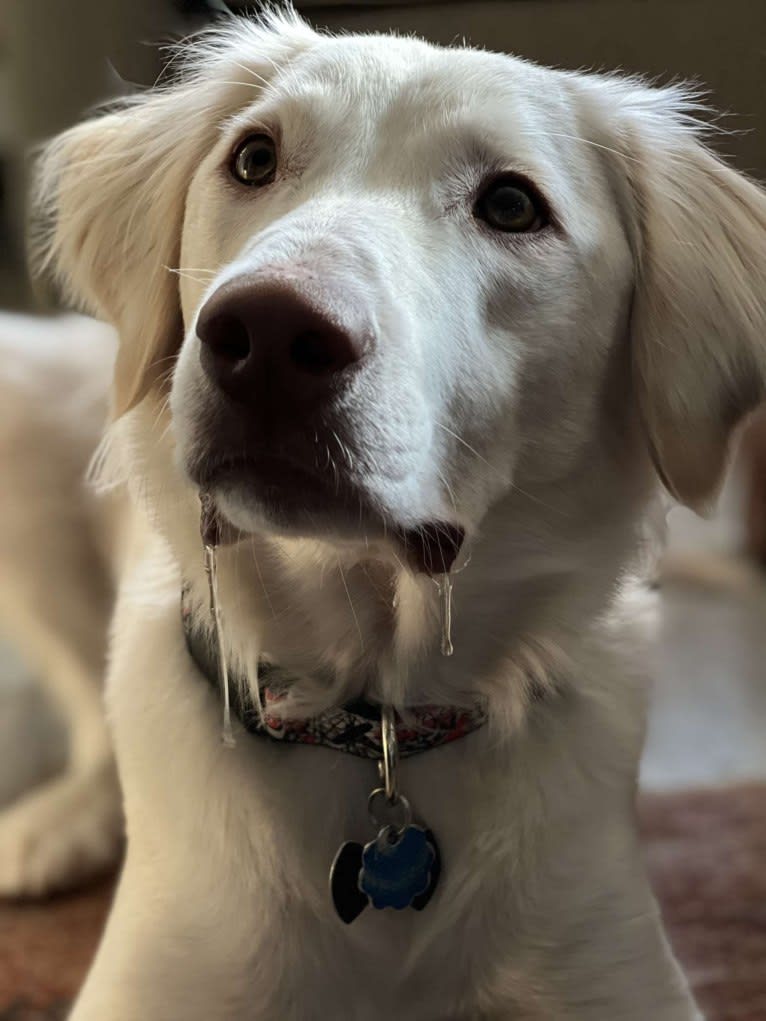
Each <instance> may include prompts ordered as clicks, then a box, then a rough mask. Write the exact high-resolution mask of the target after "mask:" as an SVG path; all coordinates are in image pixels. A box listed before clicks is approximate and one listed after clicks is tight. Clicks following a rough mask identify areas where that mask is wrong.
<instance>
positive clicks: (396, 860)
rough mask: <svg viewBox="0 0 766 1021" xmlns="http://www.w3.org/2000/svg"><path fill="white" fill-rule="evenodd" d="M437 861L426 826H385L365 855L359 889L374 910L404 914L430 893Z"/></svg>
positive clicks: (363, 853)
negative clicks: (383, 909) (387, 909)
mask: <svg viewBox="0 0 766 1021" xmlns="http://www.w3.org/2000/svg"><path fill="white" fill-rule="evenodd" d="M435 861H436V851H435V849H434V847H433V845H432V844H431V842H430V840H429V839H428V833H427V831H426V830H424V829H423V828H422V826H415V825H412V824H411V825H409V826H405V827H404V828H403V829H401V830H398V829H397V828H396V827H395V826H384V827H383V829H382V830H381V831H380V833H379V834H378V835H377V837H376V838H375V840H371V841H370V843H369V844H366V845H365V848H364V850H363V852H362V869H361V871H360V873H359V889H360V890H361V892H362V893H363V894H366V895H367V897H369V899H370V902H371V903H372V906H373V907H374V908H378V909H382V908H394V909H396V910H397V911H401V910H403V909H404V908H408V907H410V906H411V905H412V904H413V903H414V902H415V900H416V899H417V898H421V897H424V896H425V895H426V894H427V893H428V892H429V889H430V888H431V886H432V870H433V865H434V862H435ZM423 907H425V904H423Z"/></svg>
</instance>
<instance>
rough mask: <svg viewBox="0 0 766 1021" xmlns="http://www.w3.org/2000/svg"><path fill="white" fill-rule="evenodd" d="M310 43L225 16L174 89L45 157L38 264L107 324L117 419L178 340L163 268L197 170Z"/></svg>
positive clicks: (285, 19)
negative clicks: (116, 340) (114, 352)
mask: <svg viewBox="0 0 766 1021" xmlns="http://www.w3.org/2000/svg"><path fill="white" fill-rule="evenodd" d="M315 38H316V37H315V36H314V33H313V32H312V31H311V29H310V28H309V27H308V26H307V25H306V24H305V23H304V22H302V21H300V19H298V18H297V16H291V15H284V16H277V15H273V16H271V17H269V18H266V19H265V20H262V21H260V22H247V21H244V20H240V19H235V20H233V21H231V22H230V23H227V24H224V25H223V26H221V27H216V28H214V29H212V30H210V31H209V32H207V33H203V34H202V35H201V36H199V37H197V38H193V39H192V40H190V41H189V42H188V43H186V44H184V52H183V60H182V61H179V64H181V71H180V78H181V81H180V84H175V85H171V86H168V87H163V88H161V89H156V90H153V91H151V92H148V93H146V94H145V95H141V96H138V97H132V98H130V99H127V100H124V101H122V103H121V104H120V106H119V108H118V109H117V110H116V111H115V112H112V113H110V114H106V115H104V116H101V117H96V118H94V119H92V120H89V121H86V122H85V123H83V124H80V125H78V126H77V127H75V128H72V129H71V130H69V131H67V132H65V133H64V134H63V135H60V136H59V137H58V138H55V139H53V141H52V142H50V143H49V144H48V145H47V146H46V148H45V149H44V150H43V153H42V156H41V159H40V162H39V166H38V181H37V191H36V201H37V206H38V208H39V209H41V210H42V214H43V215H42V218H41V226H42V231H41V237H40V239H39V241H38V246H37V247H38V262H39V265H40V267H41V268H46V267H50V268H52V269H53V270H54V272H55V274H56V276H57V277H58V279H59V281H60V282H61V283H62V285H63V287H64V290H65V292H66V295H67V297H68V298H69V299H70V300H71V301H73V302H74V303H75V304H77V305H80V306H82V307H84V308H85V310H87V311H89V312H91V313H92V314H94V315H96V316H98V317H99V318H103V319H106V320H107V321H108V322H110V323H112V324H113V325H115V326H116V327H117V329H118V332H119V335H120V346H119V351H118V356H117V366H116V370H115V389H114V412H115V414H116V415H120V414H123V413H124V412H125V411H128V410H129V409H130V408H131V407H133V406H134V405H135V404H137V403H138V402H139V401H140V400H141V399H142V398H143V397H144V396H145V395H146V393H147V392H148V390H149V389H150V388H151V386H152V385H153V384H154V383H155V382H156V381H157V380H158V378H159V377H160V376H161V375H162V374H163V373H165V372H167V370H168V369H169V368H170V367H171V361H172V358H173V357H174V355H175V353H176V352H177V350H178V348H179V346H180V344H181V341H182V339H183V323H182V320H181V311H180V302H179V294H178V277H177V275H176V274H175V273H173V272H172V269H177V268H178V263H179V252H180V246H181V236H182V230H183V219H184V207H185V200H186V192H187V188H188V184H189V181H190V179H191V177H192V175H193V173H194V170H195V168H196V165H197V163H198V162H199V161H200V160H201V159H203V158H204V156H205V155H206V154H207V152H208V151H209V149H210V148H211V147H212V146H213V145H214V144H215V140H216V138H217V135H218V132H219V131H220V129H221V126H222V124H223V123H224V121H225V119H226V117H227V116H229V115H230V114H231V113H232V112H233V111H234V110H236V109H237V108H238V107H240V106H244V105H246V104H247V103H249V102H252V101H253V99H254V97H255V94H256V93H255V92H254V90H257V88H259V87H260V85H261V84H262V83H263V82H265V81H266V80H267V77H268V76H273V75H274V73H275V67H277V66H279V65H278V64H277V61H278V60H280V61H284V60H285V59H286V58H287V57H289V56H292V55H293V54H294V53H295V52H296V50H298V49H302V48H305V47H306V46H307V45H309V44H310V43H311V41H312V40H313V39H315Z"/></svg>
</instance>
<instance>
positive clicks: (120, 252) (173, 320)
mask: <svg viewBox="0 0 766 1021" xmlns="http://www.w3.org/2000/svg"><path fill="white" fill-rule="evenodd" d="M177 99H178V100H179V101H180V99H181V97H180V95H179V96H178V97H177ZM180 109H181V108H180V107H179V106H178V105H177V104H176V102H174V98H173V96H172V95H171V94H170V93H166V94H164V95H162V96H159V97H150V98H148V99H142V100H140V101H138V102H135V103H130V104H129V105H127V106H126V107H125V108H124V109H122V110H121V111H120V112H119V113H113V114H109V115H107V116H103V117H98V118H96V119H94V120H91V121H87V122H86V123H84V124H81V125H79V126H78V127H76V128H73V129H72V130H70V131H68V132H66V133H65V134H63V135H61V136H59V137H58V138H56V139H54V140H53V141H52V142H51V143H50V144H49V145H48V147H47V149H46V150H45V152H44V155H43V158H42V164H41V168H40V194H41V196H42V198H43V201H45V202H47V203H48V204H49V206H52V208H51V209H50V216H51V227H50V233H49V235H48V237H47V240H46V253H45V258H46V260H47V261H49V262H50V263H52V264H53V265H54V267H55V270H56V274H57V276H58V277H59V279H60V281H61V282H62V284H63V286H64V289H65V291H66V294H67V296H68V297H69V298H70V299H71V300H73V301H74V302H75V303H76V304H78V305H81V306H83V307H84V308H85V309H86V310H87V311H88V312H91V313H92V314H93V315H95V316H97V317H99V318H102V319H105V320H107V321H108V322H110V323H113V324H114V325H115V326H116V327H117V329H118V331H119V333H120V346H119V351H118V356H117V366H116V370H115V393H114V405H115V409H114V410H115V412H116V413H117V414H121V413H122V412H124V411H127V410H128V409H129V408H131V407H132V406H133V405H134V404H136V403H137V402H138V401H140V400H141V398H142V397H143V396H144V394H145V393H146V391H147V390H148V388H149V387H150V386H151V384H152V383H153V382H154V380H155V379H156V377H157V375H158V373H159V372H160V371H161V369H162V366H163V364H164V365H165V367H166V368H167V365H168V363H167V361H166V359H167V358H168V357H169V356H172V355H173V353H174V352H175V351H176V350H177V348H178V346H179V345H180V343H181V339H182V334H183V327H182V323H181V315H180V307H179V301H178V287H177V278H176V277H175V276H174V275H173V274H172V273H171V272H169V271H168V269H167V268H166V267H172V266H178V252H179V246H180V240H181V230H182V223H183V208H184V198H185V194H186V185H187V180H186V178H187V175H188V173H189V169H190V167H191V165H192V164H191V162H190V160H189V157H188V150H189V148H190V142H191V140H190V139H189V138H188V137H185V136H184V134H183V133H182V132H180V131H179V110H180ZM183 119H184V121H186V115H184V117H183ZM174 121H175V123H174Z"/></svg>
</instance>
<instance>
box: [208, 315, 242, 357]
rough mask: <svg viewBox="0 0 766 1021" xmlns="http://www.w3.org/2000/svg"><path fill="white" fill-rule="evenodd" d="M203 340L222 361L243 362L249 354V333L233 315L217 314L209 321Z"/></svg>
mask: <svg viewBox="0 0 766 1021" xmlns="http://www.w3.org/2000/svg"><path fill="white" fill-rule="evenodd" d="M203 340H204V341H205V342H206V343H207V344H208V346H209V347H211V348H212V350H213V353H214V354H215V355H216V356H217V357H218V358H220V359H221V360H222V361H226V362H232V363H234V362H244V361H245V360H246V359H247V358H248V357H249V355H250V334H249V333H248V330H247V327H246V326H245V324H244V323H243V322H242V320H241V319H237V318H235V317H234V316H219V317H218V318H217V319H215V320H214V321H213V322H212V323H209V324H208V328H207V330H206V331H205V336H204V337H203Z"/></svg>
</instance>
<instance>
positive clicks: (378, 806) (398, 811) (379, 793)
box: [367, 787, 412, 833]
mask: <svg viewBox="0 0 766 1021" xmlns="http://www.w3.org/2000/svg"><path fill="white" fill-rule="evenodd" d="M367 811H368V812H369V813H370V818H371V819H372V821H373V824H374V826H375V828H376V829H377V830H383V828H384V827H389V826H390V827H392V828H394V829H395V830H396V831H397V832H398V833H401V832H402V830H405V829H407V827H408V826H409V825H410V823H411V822H412V808H411V806H410V803H409V801H408V800H407V798H405V796H404V795H403V794H399V795H397V798H396V801H389V800H388V796H387V794H386V792H385V789H384V788H383V787H376V788H375V790H374V791H373V792H372V794H370V796H369V798H368V799H367Z"/></svg>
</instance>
